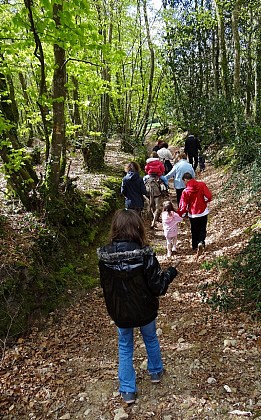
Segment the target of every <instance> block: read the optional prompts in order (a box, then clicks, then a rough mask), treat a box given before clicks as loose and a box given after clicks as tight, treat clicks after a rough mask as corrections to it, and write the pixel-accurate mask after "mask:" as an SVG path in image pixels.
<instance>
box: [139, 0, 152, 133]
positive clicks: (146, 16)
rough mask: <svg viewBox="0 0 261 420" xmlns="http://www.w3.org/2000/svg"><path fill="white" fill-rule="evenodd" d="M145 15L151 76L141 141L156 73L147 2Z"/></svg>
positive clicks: (144, 7)
mask: <svg viewBox="0 0 261 420" xmlns="http://www.w3.org/2000/svg"><path fill="white" fill-rule="evenodd" d="M142 3H143V13H144V20H145V28H146V35H147V42H148V46H149V50H150V74H149V81H148V94H147V101H146V107H145V112H144V117H143V127H142V131H141V136H140V137H141V139H143V138H144V137H145V133H146V131H147V126H148V120H149V115H150V109H151V106H152V92H153V82H154V71H155V52H154V48H153V44H152V41H151V36H150V27H149V21H148V14H147V1H146V0H143V1H142Z"/></svg>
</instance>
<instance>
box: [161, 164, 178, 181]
mask: <svg viewBox="0 0 261 420" xmlns="http://www.w3.org/2000/svg"><path fill="white" fill-rule="evenodd" d="M164 176H165V178H166V179H170V178H172V177H173V178H175V176H176V167H175V165H174V166H173V168H172V169H171V171H169V173H168V174H166V175H164Z"/></svg>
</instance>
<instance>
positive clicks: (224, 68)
mask: <svg viewBox="0 0 261 420" xmlns="http://www.w3.org/2000/svg"><path fill="white" fill-rule="evenodd" d="M214 1H215V8H216V16H217V22H218V40H219V52H220V70H221V88H222V94H223V95H224V97H225V98H226V99H227V100H230V89H229V80H228V74H229V73H228V63H227V51H226V41H225V26H224V17H223V9H222V5H221V4H220V2H219V1H218V0H214Z"/></svg>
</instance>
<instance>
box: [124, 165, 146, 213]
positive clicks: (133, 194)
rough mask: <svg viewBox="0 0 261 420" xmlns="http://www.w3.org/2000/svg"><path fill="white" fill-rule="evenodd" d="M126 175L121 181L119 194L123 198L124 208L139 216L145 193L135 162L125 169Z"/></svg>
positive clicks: (138, 167) (138, 168)
mask: <svg viewBox="0 0 261 420" xmlns="http://www.w3.org/2000/svg"><path fill="white" fill-rule="evenodd" d="M125 171H126V175H125V177H124V178H123V180H122V184H121V193H122V194H123V195H124V197H125V207H126V208H127V209H133V210H136V211H137V212H138V213H139V214H141V211H142V209H143V207H144V196H145V197H146V194H147V191H146V187H145V184H144V182H143V179H142V177H141V176H140V174H139V172H140V166H139V164H138V163H137V162H130V163H128V164H127V165H126V168H125Z"/></svg>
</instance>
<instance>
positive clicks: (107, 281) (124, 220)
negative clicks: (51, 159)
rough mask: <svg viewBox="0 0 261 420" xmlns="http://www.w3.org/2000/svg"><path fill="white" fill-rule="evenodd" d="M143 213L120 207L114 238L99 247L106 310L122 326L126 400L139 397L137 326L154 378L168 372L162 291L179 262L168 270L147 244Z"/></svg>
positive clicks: (121, 380)
mask: <svg viewBox="0 0 261 420" xmlns="http://www.w3.org/2000/svg"><path fill="white" fill-rule="evenodd" d="M145 243H146V240H145V228H144V224H143V221H142V219H141V217H140V216H139V215H138V214H137V212H135V211H133V210H127V209H124V210H118V211H116V213H115V215H114V217H113V220H112V225H111V233H110V243H109V244H108V245H105V246H104V247H101V248H99V249H98V250H97V253H98V258H99V271H100V281H101V287H102V289H103V293H104V298H105V303H106V307H107V311H108V313H109V315H110V317H111V318H112V319H113V321H114V322H115V324H116V326H117V330H118V350H119V368H118V376H119V391H120V393H121V395H122V398H123V400H124V401H125V402H126V403H127V404H132V403H133V402H135V398H136V392H137V386H136V373H135V370H134V367H133V351H134V342H133V335H134V331H133V328H135V327H138V328H140V332H141V334H142V337H143V341H144V344H145V347H146V351H147V356H148V361H147V369H148V372H149V374H150V378H151V382H152V383H158V382H160V378H161V375H162V373H163V363H162V358H161V351H160V345H159V341H158V337H157V334H156V321H155V319H156V317H157V314H158V308H159V296H161V295H164V294H165V293H166V291H167V289H168V286H169V284H170V283H171V282H172V280H173V279H174V277H175V276H176V275H177V270H176V268H175V267H169V268H168V269H167V270H165V271H163V270H162V269H161V267H160V264H159V262H158V260H157V258H156V256H155V253H154V252H153V250H152V248H151V247H149V246H147V245H146V244H145Z"/></svg>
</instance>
